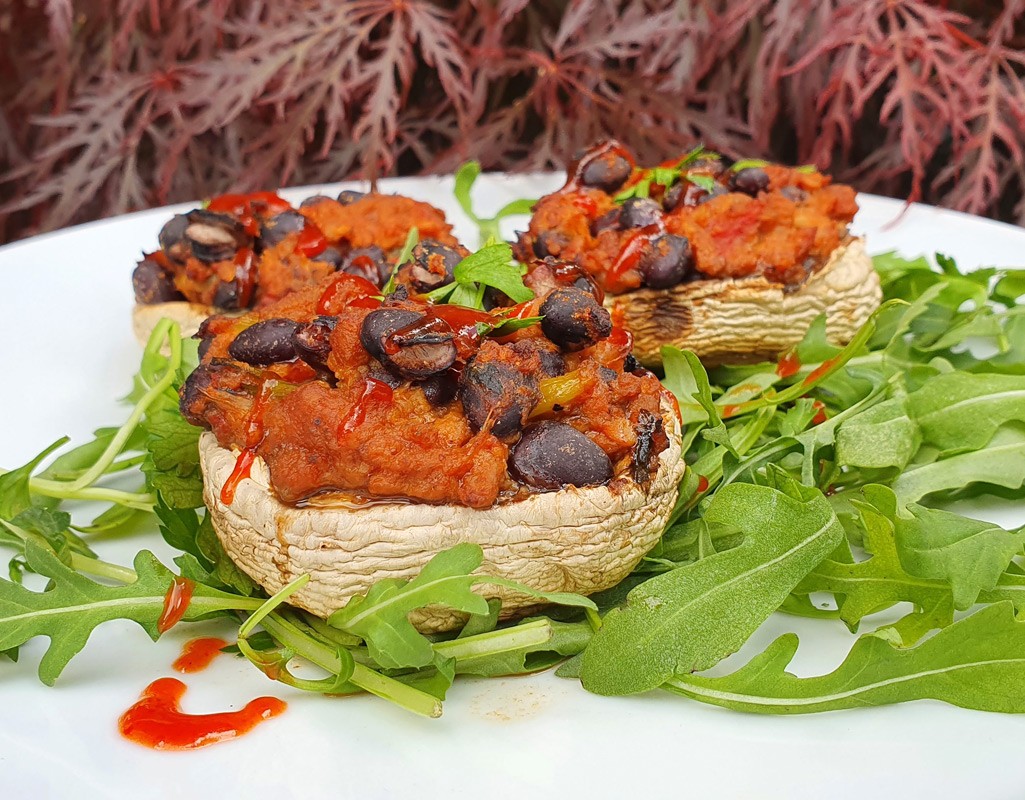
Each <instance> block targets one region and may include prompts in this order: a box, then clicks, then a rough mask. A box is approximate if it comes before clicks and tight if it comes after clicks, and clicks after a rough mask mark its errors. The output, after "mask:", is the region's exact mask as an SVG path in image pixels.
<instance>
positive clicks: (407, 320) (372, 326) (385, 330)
mask: <svg viewBox="0 0 1025 800" xmlns="http://www.w3.org/2000/svg"><path fill="white" fill-rule="evenodd" d="M423 316H424V315H423V314H419V313H417V312H416V311H407V310H406V309H404V308H379V309H377V310H376V311H371V312H370V313H369V314H367V316H366V317H365V318H364V320H363V327H361V328H360V331H359V341H360V344H362V345H363V349H364V350H366V351H367V352H368V353H370V355H371V356H372V357H373V358H376V359H377V360H378V361H380V362H381V363H384V359H385V352H384V342H385V340H386V339H387V338H388V337H389V336H391V335H392V334H393V333H395V331H397V330H399V329H400V328H405V327H406V326H407V325H412V324H413V323H414V322H418V321H419V320H421V319H423Z"/></svg>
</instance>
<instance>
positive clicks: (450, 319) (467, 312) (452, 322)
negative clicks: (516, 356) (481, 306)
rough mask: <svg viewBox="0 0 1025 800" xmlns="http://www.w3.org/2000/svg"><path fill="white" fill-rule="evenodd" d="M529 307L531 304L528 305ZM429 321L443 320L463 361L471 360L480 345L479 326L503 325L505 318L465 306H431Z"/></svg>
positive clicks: (428, 314)
mask: <svg viewBox="0 0 1025 800" xmlns="http://www.w3.org/2000/svg"><path fill="white" fill-rule="evenodd" d="M528 305H529V304H528ZM427 317H428V320H430V319H432V318H433V319H437V320H443V321H444V322H445V323H447V324H448V327H449V329H450V330H451V331H452V332H453V333H454V334H455V338H454V339H453V340H452V343H453V344H454V345H455V346H456V353H457V354H458V355H459V357H460V358H461V359H464V360H465V359H468V358H470V357H471V356H472V355H473V354H474V353H475V352H476V350H477V347H478V346H479V345H480V333H479V332H478V331H477V324H478V323H484V324H486V325H495V326H497V325H501V324H502V321H503V318H499V317H494V316H492V315H491V314H487V313H485V312H483V311H477V310H476V309H473V308H465V307H463V306H450V305H437V306H431V308H430V310H429V311H428V312H427Z"/></svg>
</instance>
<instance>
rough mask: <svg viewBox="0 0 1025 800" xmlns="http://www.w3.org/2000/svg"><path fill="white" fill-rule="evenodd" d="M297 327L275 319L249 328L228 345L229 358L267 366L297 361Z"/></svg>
mask: <svg viewBox="0 0 1025 800" xmlns="http://www.w3.org/2000/svg"><path fill="white" fill-rule="evenodd" d="M298 328H299V323H298V322H296V321H294V320H291V319H285V318H283V317H276V318H274V319H265V320H262V321H261V322H257V323H255V324H254V325H250V326H249V327H248V328H246V329H245V330H244V331H242V332H241V333H240V334H239V335H238V336H236V337H235V339H234V341H232V343H231V344H229V345H228V355H230V356H231V357H232V358H234V359H235V360H236V361H244V362H245V363H246V364H252V365H254V366H260V367H262V366H267V365H268V364H274V363H276V362H279V361H292V360H294V359H295V357H296V351H295V332H296V330H298Z"/></svg>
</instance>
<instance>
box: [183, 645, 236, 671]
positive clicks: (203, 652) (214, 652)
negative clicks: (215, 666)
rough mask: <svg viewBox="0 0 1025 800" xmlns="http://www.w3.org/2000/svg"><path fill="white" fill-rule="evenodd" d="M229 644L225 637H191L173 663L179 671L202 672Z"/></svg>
mask: <svg viewBox="0 0 1025 800" xmlns="http://www.w3.org/2000/svg"><path fill="white" fill-rule="evenodd" d="M227 646H228V643H227V642H226V641H224V639H218V638H216V637H213V636H206V637H203V638H202V639H189V641H187V642H186V643H185V644H184V645H182V652H181V655H180V656H178V658H176V659H175V661H174V663H173V664H172V665H171V666H172V667H173V668H174V669H175V670H176V671H178V672H187V673H192V672H201V671H202V670H204V669H206V668H207V667H209V666H210V664H211V663H212V662H213V660H214V659H215V658H217V656H219V655H220V654H221V650H222V649H224V648H225V647H227Z"/></svg>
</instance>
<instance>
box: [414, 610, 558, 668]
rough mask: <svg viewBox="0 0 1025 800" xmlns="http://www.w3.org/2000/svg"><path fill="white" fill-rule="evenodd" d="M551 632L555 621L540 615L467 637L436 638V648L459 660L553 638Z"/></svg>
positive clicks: (513, 648) (501, 651)
mask: <svg viewBox="0 0 1025 800" xmlns="http://www.w3.org/2000/svg"><path fill="white" fill-rule="evenodd" d="M552 632H553V631H552V623H551V622H550V621H549V620H547V619H539V620H534V621H533V622H525V623H524V624H522V625H517V626H516V627H515V628H506V629H505V630H500V631H488V632H487V633H478V634H477V635H475V636H467V637H466V638H465V639H450V640H449V641H447V642H435V643H434V652H436V653H438V654H439V655H442V656H445V657H446V658H454V659H455V660H456V661H457V662H458V661H459V660H460V659H462V660H466V659H469V658H481V657H483V656H489V655H494V654H496V653H508V652H511V651H513V650H519V649H521V648H524V647H534V646H536V645H541V644H544V643H545V642H547V641H550V640H551V638H552Z"/></svg>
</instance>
